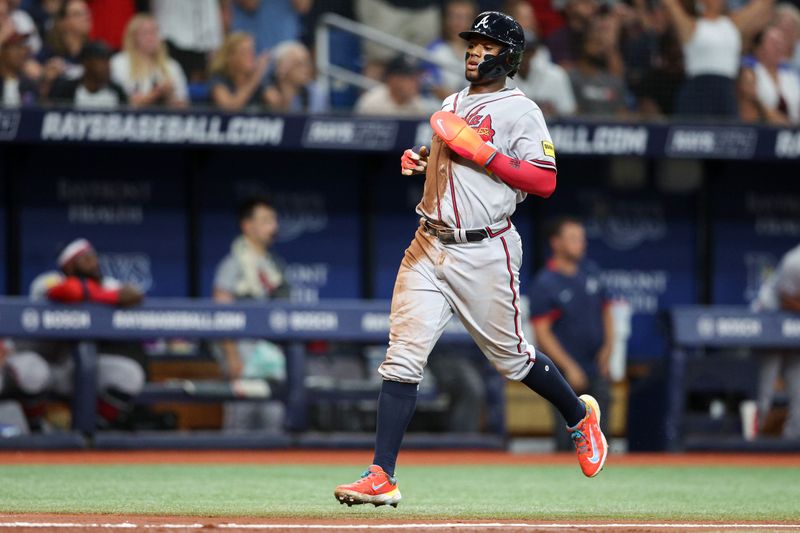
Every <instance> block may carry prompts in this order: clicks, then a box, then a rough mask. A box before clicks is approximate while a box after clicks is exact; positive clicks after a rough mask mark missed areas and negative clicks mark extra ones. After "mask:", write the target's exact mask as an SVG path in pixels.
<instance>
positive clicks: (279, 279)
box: [213, 198, 289, 430]
mask: <svg viewBox="0 0 800 533" xmlns="http://www.w3.org/2000/svg"><path fill="white" fill-rule="evenodd" d="M239 229H240V231H241V234H240V235H239V236H238V237H236V239H234V241H233V244H232V245H231V251H230V253H229V254H228V255H226V256H225V257H224V258H223V259H222V261H221V262H220V264H219V266H218V267H217V272H216V275H215V277H214V291H213V295H214V300H216V301H217V302H220V303H232V302H234V301H237V300H258V301H266V300H272V299H276V298H277V299H279V298H288V297H289V285H288V284H287V282H286V276H285V273H284V269H285V267H284V263H283V261H282V260H281V259H280V258H279V257H278V256H276V255H275V254H274V253H273V252H272V251H271V250H270V247H271V246H272V244H273V241H274V239H275V236H276V235H277V233H278V216H277V212H276V211H275V208H274V207H272V204H270V203H269V201H268V200H266V199H264V198H252V199H249V200H247V201H245V202H244V203H243V204H242V205H241V207H240V208H239ZM220 349H221V351H222V357H223V366H224V368H225V370H226V372H227V375H228V376H229V377H230V378H231V379H241V378H245V379H270V380H275V381H283V380H285V372H286V369H285V358H284V355H283V352H282V350H281V349H280V348H279V347H278V346H276V345H274V344H272V343H270V342H267V341H265V340H262V339H259V340H256V339H241V340H238V341H233V340H227V341H223V342H222V343H220ZM224 409H225V415H224V427H225V429H226V430H248V429H251V430H252V429H280V428H281V427H282V426H283V417H284V410H283V405H282V404H281V403H280V402H275V401H270V402H247V403H243V402H238V403H229V404H226V405H225V408H224Z"/></svg>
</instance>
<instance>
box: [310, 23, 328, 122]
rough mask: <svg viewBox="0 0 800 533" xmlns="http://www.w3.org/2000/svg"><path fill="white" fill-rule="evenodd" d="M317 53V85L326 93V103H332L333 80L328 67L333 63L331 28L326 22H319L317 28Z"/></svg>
mask: <svg viewBox="0 0 800 533" xmlns="http://www.w3.org/2000/svg"><path fill="white" fill-rule="evenodd" d="M314 46H315V53H314V55H315V56H316V62H317V85H318V86H319V88H320V90H321V91H322V93H323V94H324V95H325V99H326V101H325V103H326V104H327V106H328V107H330V105H331V80H330V74H329V72H328V67H329V66H330V64H331V58H330V30H329V29H328V25H327V24H325V23H324V22H321V23H319V24H317V28H316V30H315V44H314Z"/></svg>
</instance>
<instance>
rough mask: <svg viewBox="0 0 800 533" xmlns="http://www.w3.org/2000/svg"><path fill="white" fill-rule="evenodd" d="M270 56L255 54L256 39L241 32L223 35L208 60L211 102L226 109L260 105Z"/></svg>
mask: <svg viewBox="0 0 800 533" xmlns="http://www.w3.org/2000/svg"><path fill="white" fill-rule="evenodd" d="M268 66H269V56H268V55H267V53H266V52H262V53H261V54H259V55H258V56H256V50H255V41H254V40H253V38H252V37H251V36H250V35H248V34H246V33H242V32H236V33H231V34H230V35H228V36H227V37H225V42H224V43H223V44H222V48H220V49H219V50H217V52H216V54H214V57H213V59H212V60H211V79H210V80H209V82H208V84H209V87H210V89H211V101H212V102H213V103H214V104H215V105H216V106H217V107H219V108H221V109H225V110H227V111H240V110H242V109H245V108H256V109H258V108H261V107H262V106H263V105H264V104H265V102H266V87H264V82H263V79H264V74H265V73H266V72H267V67H268Z"/></svg>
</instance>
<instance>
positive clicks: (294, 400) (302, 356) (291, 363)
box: [286, 342, 308, 431]
mask: <svg viewBox="0 0 800 533" xmlns="http://www.w3.org/2000/svg"><path fill="white" fill-rule="evenodd" d="M286 384H287V387H288V390H287V391H286V427H287V429H289V431H304V430H305V429H306V411H307V409H308V405H307V398H306V347H305V344H303V343H302V342H292V343H290V344H289V346H288V349H287V353H286Z"/></svg>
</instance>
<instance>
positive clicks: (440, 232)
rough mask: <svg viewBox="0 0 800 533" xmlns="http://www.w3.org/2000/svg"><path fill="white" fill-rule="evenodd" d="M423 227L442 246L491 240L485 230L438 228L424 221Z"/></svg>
mask: <svg viewBox="0 0 800 533" xmlns="http://www.w3.org/2000/svg"><path fill="white" fill-rule="evenodd" d="M422 224H423V227H424V228H425V231H427V232H428V234H429V235H432V236H434V237H436V238H437V239H439V240H440V241H441V242H442V244H463V243H465V242H478V241H482V240H483V239H488V238H489V232H488V231H486V230H485V229H467V230H463V229H452V228H443V227H441V226H436V225H434V224H432V223H431V222H429V221H427V220H426V221H424V222H423V223H422Z"/></svg>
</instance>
